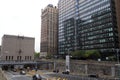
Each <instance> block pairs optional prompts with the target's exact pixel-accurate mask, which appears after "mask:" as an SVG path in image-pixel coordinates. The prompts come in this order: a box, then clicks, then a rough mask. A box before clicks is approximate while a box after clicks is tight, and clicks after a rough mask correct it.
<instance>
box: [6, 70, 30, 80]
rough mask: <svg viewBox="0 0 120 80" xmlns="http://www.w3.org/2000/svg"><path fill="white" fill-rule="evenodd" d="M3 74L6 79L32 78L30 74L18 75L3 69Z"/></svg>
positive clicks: (24, 79) (28, 79)
mask: <svg viewBox="0 0 120 80" xmlns="http://www.w3.org/2000/svg"><path fill="white" fill-rule="evenodd" d="M5 75H6V77H7V79H8V80H32V78H31V77H30V76H27V75H20V74H19V73H17V72H12V71H5Z"/></svg>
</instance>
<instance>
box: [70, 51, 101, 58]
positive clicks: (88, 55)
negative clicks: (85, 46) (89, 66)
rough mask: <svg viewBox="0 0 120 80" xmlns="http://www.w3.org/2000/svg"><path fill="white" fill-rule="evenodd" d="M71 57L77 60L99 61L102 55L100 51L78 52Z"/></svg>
mask: <svg viewBox="0 0 120 80" xmlns="http://www.w3.org/2000/svg"><path fill="white" fill-rule="evenodd" d="M71 56H72V57H73V58H75V59H82V60H86V59H98V58H100V57H101V54H100V52H99V51H98V50H78V51H74V52H72V53H71Z"/></svg>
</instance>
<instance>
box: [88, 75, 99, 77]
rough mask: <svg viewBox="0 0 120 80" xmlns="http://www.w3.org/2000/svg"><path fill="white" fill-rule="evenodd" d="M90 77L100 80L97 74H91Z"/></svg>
mask: <svg viewBox="0 0 120 80" xmlns="http://www.w3.org/2000/svg"><path fill="white" fill-rule="evenodd" d="M88 77H93V78H98V77H99V76H98V75H97V74H89V75H88Z"/></svg>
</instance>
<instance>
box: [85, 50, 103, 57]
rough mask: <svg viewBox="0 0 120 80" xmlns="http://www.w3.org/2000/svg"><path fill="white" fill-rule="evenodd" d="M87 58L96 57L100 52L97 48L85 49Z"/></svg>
mask: <svg viewBox="0 0 120 80" xmlns="http://www.w3.org/2000/svg"><path fill="white" fill-rule="evenodd" d="M85 55H86V58H87V59H98V58H100V57H101V55H100V52H99V51H98V50H87V51H86V52H85Z"/></svg>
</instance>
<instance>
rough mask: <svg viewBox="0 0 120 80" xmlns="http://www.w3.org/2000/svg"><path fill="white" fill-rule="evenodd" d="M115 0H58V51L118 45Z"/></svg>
mask: <svg viewBox="0 0 120 80" xmlns="http://www.w3.org/2000/svg"><path fill="white" fill-rule="evenodd" d="M119 3H120V1H119V0H59V3H58V8H59V28H58V30H59V32H58V52H59V54H61V55H62V54H63V55H64V54H68V52H69V51H75V50H95V49H97V50H99V51H101V52H106V51H107V52H111V51H112V50H113V49H117V48H119V24H120V23H119V22H120V21H119V19H120V17H119V12H120V11H119V8H120V4H119Z"/></svg>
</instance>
